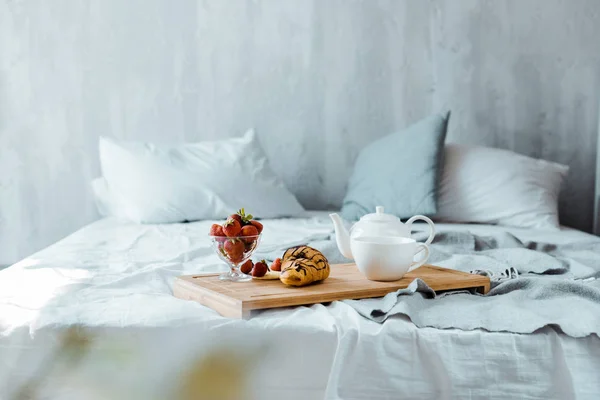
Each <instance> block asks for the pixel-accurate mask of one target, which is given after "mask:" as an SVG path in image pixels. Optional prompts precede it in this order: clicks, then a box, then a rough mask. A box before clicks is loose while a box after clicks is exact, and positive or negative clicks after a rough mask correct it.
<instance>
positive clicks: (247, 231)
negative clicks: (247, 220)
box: [240, 225, 258, 240]
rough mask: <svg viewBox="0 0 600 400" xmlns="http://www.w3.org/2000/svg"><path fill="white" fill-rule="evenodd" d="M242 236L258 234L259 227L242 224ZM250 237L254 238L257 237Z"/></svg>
mask: <svg viewBox="0 0 600 400" xmlns="http://www.w3.org/2000/svg"><path fill="white" fill-rule="evenodd" d="M240 236H258V229H256V228H255V227H254V226H253V225H246V226H242V232H241V234H240ZM249 239H250V240H254V239H256V238H249Z"/></svg>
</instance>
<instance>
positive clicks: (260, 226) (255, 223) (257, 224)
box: [250, 219, 263, 234]
mask: <svg viewBox="0 0 600 400" xmlns="http://www.w3.org/2000/svg"><path fill="white" fill-rule="evenodd" d="M250 225H252V226H254V227H255V228H256V230H257V231H258V233H259V234H260V233H261V232H262V230H263V224H261V223H260V222H258V221H256V220H254V219H253V220H251V221H250Z"/></svg>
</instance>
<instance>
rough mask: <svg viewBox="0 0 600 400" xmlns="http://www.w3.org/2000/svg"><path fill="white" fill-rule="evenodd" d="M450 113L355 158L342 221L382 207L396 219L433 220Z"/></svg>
mask: <svg viewBox="0 0 600 400" xmlns="http://www.w3.org/2000/svg"><path fill="white" fill-rule="evenodd" d="M449 119H450V112H448V113H446V114H445V115H439V114H438V115H432V116H429V117H427V118H425V119H422V120H421V121H419V122H417V123H415V124H413V125H411V126H410V127H408V128H406V129H404V130H402V131H400V132H396V133H393V134H391V135H388V136H385V137H383V138H381V139H378V140H377V141H375V142H373V143H371V144H370V145H368V146H367V147H365V148H364V149H363V150H362V151H361V152H360V153H359V155H358V158H357V160H356V164H355V165H354V173H353V174H352V176H351V177H350V180H349V182H348V192H347V193H346V197H345V198H344V203H343V206H342V215H343V217H344V218H345V219H348V220H356V219H359V218H360V217H362V216H363V215H365V214H368V213H372V212H375V207H376V206H384V207H385V212H386V213H389V214H394V215H396V216H397V217H400V218H403V219H404V218H410V217H412V216H413V215H415V214H424V215H435V213H436V212H437V200H438V185H439V181H440V177H441V168H442V166H443V154H444V141H445V140H446V130H447V128H448V121H449Z"/></svg>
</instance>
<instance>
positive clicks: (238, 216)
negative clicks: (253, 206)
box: [227, 214, 244, 225]
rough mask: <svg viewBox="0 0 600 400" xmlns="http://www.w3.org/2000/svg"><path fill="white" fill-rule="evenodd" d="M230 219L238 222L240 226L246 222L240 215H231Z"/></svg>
mask: <svg viewBox="0 0 600 400" xmlns="http://www.w3.org/2000/svg"><path fill="white" fill-rule="evenodd" d="M230 218H233V219H235V220H236V221H237V222H239V223H240V225H244V221H242V217H241V216H240V215H239V214H231V215H230V216H229V218H227V219H230Z"/></svg>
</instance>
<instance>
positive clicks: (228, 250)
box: [210, 234, 260, 282]
mask: <svg viewBox="0 0 600 400" xmlns="http://www.w3.org/2000/svg"><path fill="white" fill-rule="evenodd" d="M210 238H211V241H212V244H213V248H214V249H215V252H216V253H217V255H218V256H219V258H220V259H221V260H223V261H224V262H225V263H227V265H228V266H229V271H228V272H225V273H223V274H222V275H220V276H219V279H220V280H222V281H231V282H247V281H249V280H251V279H252V276H250V275H246V274H244V273H242V272H241V271H240V265H242V264H243V263H244V262H245V261H246V260H248V259H249V258H250V257H251V256H252V253H254V251H255V250H256V248H257V247H258V244H259V243H260V234H259V235H256V236H237V237H227V236H211V237H210Z"/></svg>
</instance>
